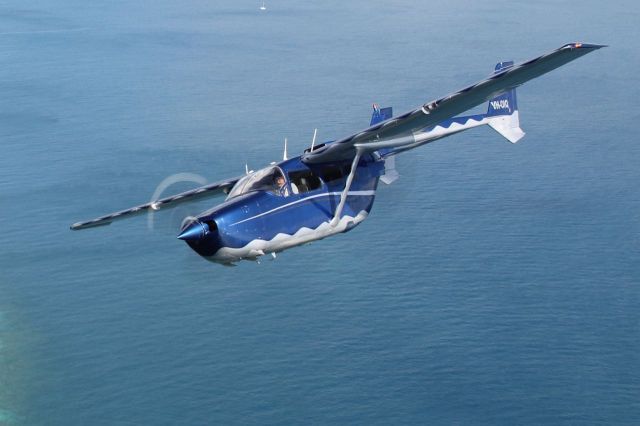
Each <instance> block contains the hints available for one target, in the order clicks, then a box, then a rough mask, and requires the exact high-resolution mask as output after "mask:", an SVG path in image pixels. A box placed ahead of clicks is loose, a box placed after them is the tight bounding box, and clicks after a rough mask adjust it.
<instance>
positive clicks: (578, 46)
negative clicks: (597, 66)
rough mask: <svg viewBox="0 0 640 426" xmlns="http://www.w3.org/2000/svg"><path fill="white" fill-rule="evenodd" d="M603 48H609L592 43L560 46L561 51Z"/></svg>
mask: <svg viewBox="0 0 640 426" xmlns="http://www.w3.org/2000/svg"><path fill="white" fill-rule="evenodd" d="M603 47H609V46H608V45H606V44H593V43H580V42H576V43H568V44H565V45H564V46H562V48H563V49H593V50H597V49H602V48H603Z"/></svg>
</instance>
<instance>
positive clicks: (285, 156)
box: [282, 138, 289, 161]
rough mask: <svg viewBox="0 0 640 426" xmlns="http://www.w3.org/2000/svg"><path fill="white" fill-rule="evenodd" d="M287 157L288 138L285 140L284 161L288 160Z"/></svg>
mask: <svg viewBox="0 0 640 426" xmlns="http://www.w3.org/2000/svg"><path fill="white" fill-rule="evenodd" d="M288 159H289V158H288V156H287V138H284V154H282V161H284V160H288Z"/></svg>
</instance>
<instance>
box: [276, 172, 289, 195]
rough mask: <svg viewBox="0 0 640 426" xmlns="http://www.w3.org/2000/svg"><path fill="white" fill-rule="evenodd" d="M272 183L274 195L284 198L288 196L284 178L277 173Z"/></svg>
mask: <svg viewBox="0 0 640 426" xmlns="http://www.w3.org/2000/svg"><path fill="white" fill-rule="evenodd" d="M274 183H275V188H274V193H276V194H277V195H281V196H284V197H286V196H288V195H289V189H288V188H287V183H286V182H285V180H284V176H282V175H281V174H280V173H278V174H277V175H276V176H275V178H274Z"/></svg>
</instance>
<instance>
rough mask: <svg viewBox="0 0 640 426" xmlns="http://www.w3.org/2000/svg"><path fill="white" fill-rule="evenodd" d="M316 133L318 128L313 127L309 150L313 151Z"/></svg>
mask: <svg viewBox="0 0 640 426" xmlns="http://www.w3.org/2000/svg"><path fill="white" fill-rule="evenodd" d="M317 134H318V129H317V128H316V129H313V139H311V149H310V150H309V152H313V147H314V146H315V145H316V135H317Z"/></svg>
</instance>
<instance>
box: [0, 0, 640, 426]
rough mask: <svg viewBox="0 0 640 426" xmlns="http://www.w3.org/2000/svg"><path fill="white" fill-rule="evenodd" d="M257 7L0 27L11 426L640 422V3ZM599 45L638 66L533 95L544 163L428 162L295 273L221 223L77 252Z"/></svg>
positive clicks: (31, 5) (575, 68) (12, 19)
mask: <svg viewBox="0 0 640 426" xmlns="http://www.w3.org/2000/svg"><path fill="white" fill-rule="evenodd" d="M258 6H259V2H257V1H246V2H236V1H206V2H205V1H192V0H187V1H183V2H169V1H155V2H150V1H143V2H130V1H126V2H125V1H112V2H81V1H74V0H58V1H46V0H36V1H33V2H28V3H25V2H18V1H15V0H8V1H2V2H1V3H0V58H1V65H2V66H1V67H0V99H1V101H0V230H1V232H0V247H1V248H0V424H7V425H87V424H91V425H131V424H136V425H138V424H154V425H156V424H167V425H168V424H171V425H174V424H184V425H212V424H225V425H226V424H259V425H265V424H430V425H437V424H443V425H451V424H460V425H463V424H465V425H466V424H507V425H513V424H522V425H529V424H530V425H538V424H545V423H550V424H584V425H586V424H607V425H611V424H620V425H624V424H628V425H632V424H639V423H640V355H639V354H640V310H639V309H638V306H639V303H640V287H639V286H640V262H639V254H640V192H639V185H640V171H639V170H640V168H639V164H640V144H638V136H637V134H638V132H637V128H636V126H635V123H637V122H638V119H639V118H640V112H639V109H638V106H637V101H638V99H640V77H639V74H638V72H637V70H638V68H639V67H640V54H639V52H640V50H639V49H638V45H637V43H638V40H640V30H639V29H638V25H637V24H638V22H640V6H638V4H637V3H636V2H633V1H617V2H608V3H602V2H597V1H578V2H554V1H549V0H543V1H537V2H530V1H506V0H495V1H491V2H488V1H487V2H484V1H483V2H477V1H471V0H452V1H430V2H410V1H394V2H369V1H367V2H365V1H362V0H356V1H350V2H340V1H323V2H297V1H284V0H283V1H273V2H267V8H268V10H267V11H266V12H260V11H259V10H258ZM573 41H585V42H594V43H603V44H608V45H610V47H608V48H607V49H602V50H600V51H597V52H595V53H593V54H590V55H588V56H586V57H584V58H581V59H579V60H578V61H576V62H573V63H571V64H569V65H567V66H565V67H563V68H562V69H559V70H556V71H554V72H553V73H551V74H549V75H547V76H544V77H542V78H540V79H538V80H535V81H533V82H530V83H528V84H526V85H525V86H523V87H521V88H519V89H518V101H519V107H520V117H521V124H522V127H523V129H524V130H525V131H526V132H527V136H526V137H525V138H524V139H523V140H522V141H521V142H519V143H518V144H517V145H511V144H509V143H507V142H505V141H504V140H502V139H501V138H500V136H498V135H497V134H495V133H494V132H493V131H492V130H490V129H475V130H473V131H470V132H468V133H466V134H461V135H456V136H454V137H451V138H448V139H446V140H443V141H440V142H438V143H435V144H433V145H430V146H427V147H423V148H421V149H418V150H415V151H412V152H410V153H406V154H404V155H402V156H401V157H400V158H398V161H397V163H398V169H399V172H400V174H401V178H400V180H398V181H397V182H396V183H394V184H393V185H391V186H389V187H384V186H383V187H381V188H380V190H379V195H378V197H377V200H376V203H375V205H374V208H373V210H372V214H371V215H370V217H369V218H368V220H367V221H365V222H364V223H363V224H362V225H361V226H359V227H358V228H356V229H355V230H353V231H352V232H349V233H348V234H343V235H340V236H337V237H335V238H330V239H327V240H324V241H320V242H317V243H314V244H311V245H308V246H304V247H301V248H297V249H293V250H291V251H288V252H285V253H283V254H281V255H280V256H279V257H278V259H277V260H276V261H264V262H262V263H261V264H254V263H245V264H241V265H240V266H238V267H236V268H224V267H220V266H217V265H212V264H209V263H208V262H206V261H204V260H202V259H200V258H199V257H198V256H197V255H196V254H195V253H193V252H192V251H191V250H190V249H189V248H188V247H187V246H186V245H185V244H183V243H182V242H180V241H177V240H176V239H175V235H176V232H175V228H176V226H177V223H179V221H180V217H181V216H180V215H181V214H182V215H186V214H189V213H195V212H197V211H198V209H200V210H204V209H205V208H206V207H207V206H210V205H212V204H213V203H214V202H215V200H211V201H209V202H205V203H201V204H200V205H198V206H194V207H192V208H190V209H182V210H179V213H177V214H171V213H168V214H166V215H162V214H157V215H156V216H155V217H154V218H153V222H152V225H153V226H150V222H149V219H147V218H138V219H133V220H131V221H128V222H121V223H117V224H114V225H112V226H110V227H104V228H99V229H93V230H87V231H83V232H71V231H69V229H68V226H69V225H70V224H71V223H73V222H75V221H78V220H83V219H90V218H93V217H97V216H99V215H101V214H104V213H107V212H111V211H114V210H118V209H121V208H126V207H129V206H132V205H135V204H137V203H140V202H144V201H147V200H149V199H150V198H151V196H152V194H153V192H154V190H155V189H156V188H157V187H158V185H159V184H160V183H161V182H162V181H163V180H164V179H166V178H171V176H174V175H175V174H177V173H192V174H194V175H199V176H202V177H203V178H206V179H207V180H209V181H214V180H217V179H221V178H225V177H229V176H235V175H238V174H240V173H242V172H243V170H244V165H245V163H248V164H249V166H250V167H252V168H254V169H256V168H258V167H261V166H263V165H265V164H267V163H268V162H270V161H274V160H277V159H279V158H280V156H281V155H282V141H283V139H284V137H287V138H288V140H289V152H290V153H291V154H293V153H299V152H300V151H301V150H302V149H303V148H305V147H306V146H308V144H309V143H310V140H311V136H312V134H313V129H314V128H316V127H317V128H318V129H319V138H320V139H321V140H329V139H332V138H336V137H341V136H345V135H348V134H350V133H352V132H355V131H357V130H360V129H362V128H364V127H366V126H367V124H368V120H369V116H370V104H371V103H372V102H378V103H380V104H381V105H383V106H393V107H394V108H395V111H396V112H397V113H400V112H402V111H405V110H408V109H410V108H413V107H415V106H417V105H420V104H421V103H423V102H425V101H428V100H432V99H434V98H437V97H439V96H442V95H445V94H447V93H449V92H452V91H454V90H457V89H459V88H461V87H463V86H464V85H466V84H469V83H472V82H474V81H476V80H479V79H481V78H484V77H485V76H486V75H488V74H489V73H490V72H491V71H492V69H493V65H494V64H495V63H496V62H497V61H500V60H508V59H513V60H516V61H523V60H527V59H529V58H532V57H534V56H537V55H539V54H541V53H544V52H546V51H549V50H551V49H554V48H557V47H559V46H561V45H563V44H565V43H567V42H573ZM174 177H175V176H174ZM190 185H193V184H192V183H191V184H190V183H189V182H177V183H175V184H173V185H171V186H170V187H169V188H168V189H167V190H166V192H165V193H166V194H168V193H170V192H173V191H179V190H183V189H186V188H188V187H190ZM194 209H195V211H193V210H194Z"/></svg>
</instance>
